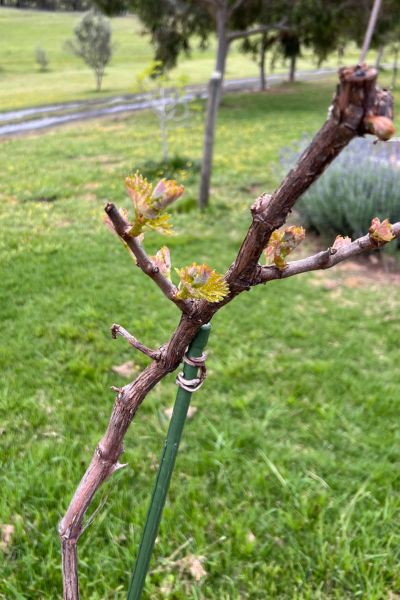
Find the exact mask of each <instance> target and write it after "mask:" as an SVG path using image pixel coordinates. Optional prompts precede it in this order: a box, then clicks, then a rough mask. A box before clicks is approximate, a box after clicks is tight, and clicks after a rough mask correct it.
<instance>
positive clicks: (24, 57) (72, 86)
mask: <svg viewBox="0 0 400 600" xmlns="http://www.w3.org/2000/svg"><path fill="white" fill-rule="evenodd" d="M81 16H82V15H81V14H79V13H60V12H58V13H53V12H43V11H31V10H18V9H10V8H4V7H0V39H1V40H2V43H3V47H2V53H1V58H0V110H4V109H15V108H21V107H25V106H31V105H36V104H47V103H51V102H63V101H70V100H75V99H89V98H92V99H93V98H98V97H99V96H100V97H101V96H109V95H115V94H120V93H133V92H135V91H137V85H136V76H137V75H138V74H139V73H140V72H142V71H143V69H144V68H146V67H147V66H148V65H149V63H150V62H151V60H152V58H153V49H152V46H151V44H150V42H149V37H148V36H143V35H142V33H143V26H142V25H141V24H140V23H139V22H138V20H137V19H136V18H135V17H133V16H126V17H120V18H114V19H112V29H113V42H114V45H115V48H114V56H113V59H112V62H111V64H110V65H109V66H108V67H107V69H106V74H105V77H104V81H103V90H102V92H101V93H100V94H98V93H96V92H95V81H94V76H93V74H92V72H91V71H90V69H89V68H88V67H87V66H86V65H85V64H84V63H83V62H82V61H81V60H80V59H79V58H77V57H75V56H73V55H72V54H69V53H68V52H66V51H65V50H64V48H63V46H64V43H65V40H67V39H68V38H71V37H72V35H73V28H74V27H75V25H76V23H78V21H79V20H80V18H81ZM37 47H41V48H43V49H44V50H45V51H46V53H47V56H48V59H49V70H48V72H45V73H41V72H40V71H39V68H38V65H37V64H36V61H35V50H36V48H37ZM214 54H215V42H214V40H213V39H211V40H210V45H209V48H208V49H207V51H205V52H202V51H200V50H199V49H198V48H197V46H196V44H195V45H194V49H193V52H192V55H191V56H190V58H183V59H182V60H181V61H180V63H179V66H178V68H176V69H174V70H173V71H172V72H171V84H172V83H173V82H174V81H176V79H177V78H178V77H179V76H180V75H185V76H186V77H188V79H189V82H190V83H197V82H203V81H207V80H208V78H209V76H210V74H211V72H212V71H213V69H214ZM374 55H375V53H374V51H372V52H371V60H372V61H373V60H374ZM346 58H347V59H348V60H349V61H350V62H351V63H353V62H355V61H356V60H357V52H356V50H355V48H350V49H349V51H348V53H347V56H346ZM389 58H390V57H388V56H386V55H385V60H389ZM324 64H327V65H330V66H333V67H336V66H337V58H336V56H331V57H330V59H329V60H328V61H327V62H326V63H324ZM315 66H316V63H315V60H314V59H313V58H312V56H311V55H310V53H309V52H308V51H304V53H303V57H302V58H301V59H300V60H299V68H300V69H304V68H315ZM286 69H287V67H286V66H284V65H283V64H280V65H279V64H278V65H277V70H278V71H282V70H286ZM252 75H254V76H256V75H257V64H256V62H255V61H253V60H251V58H250V57H249V56H247V55H243V54H241V53H240V52H239V50H238V45H237V44H236V45H234V46H233V47H232V49H231V51H230V53H229V60H228V64H227V72H226V76H227V77H228V78H235V77H249V76H252Z"/></svg>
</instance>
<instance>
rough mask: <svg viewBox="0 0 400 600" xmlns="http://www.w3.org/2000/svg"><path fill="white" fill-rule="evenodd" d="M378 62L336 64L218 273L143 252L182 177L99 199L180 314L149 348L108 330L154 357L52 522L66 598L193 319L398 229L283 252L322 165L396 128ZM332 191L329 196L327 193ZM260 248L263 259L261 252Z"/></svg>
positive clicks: (119, 393) (380, 227)
mask: <svg viewBox="0 0 400 600" xmlns="http://www.w3.org/2000/svg"><path fill="white" fill-rule="evenodd" d="M376 76H377V73H376V70H375V69H371V68H367V67H365V66H364V65H363V66H359V65H357V66H355V67H353V68H342V69H341V70H340V72H339V85H338V88H337V91H336V95H335V97H334V100H333V104H332V106H331V108H330V110H329V116H328V119H327V121H326V122H325V123H324V125H323V126H322V128H321V129H320V130H319V131H318V132H317V134H316V135H315V137H314V139H313V140H312V141H311V143H310V145H309V146H308V148H307V149H306V150H305V152H304V153H303V154H302V155H301V157H300V158H299V160H298V162H297V164H296V165H295V167H294V168H293V169H292V170H291V171H290V172H289V173H288V175H287V176H286V177H285V178H284V180H283V182H282V183H281V185H280V186H279V187H278V188H277V189H276V190H275V192H274V193H273V194H272V195H269V194H262V195H261V196H260V197H259V198H258V199H257V200H256V202H255V203H254V204H253V205H252V207H251V214H252V221H251V224H250V226H249V229H248V231H247V234H246V236H245V238H244V240H243V242H242V245H241V247H240V249H239V251H238V254H237V256H236V258H235V259H234V261H233V262H232V264H231V266H230V267H229V269H228V270H227V272H226V273H225V275H224V276H221V275H219V274H218V273H216V272H215V271H214V270H213V269H211V268H210V267H209V266H208V265H197V264H196V263H193V264H191V265H189V266H187V267H183V268H180V269H177V273H178V276H179V279H180V283H179V285H178V286H175V285H174V283H172V281H171V275H170V272H171V260H170V254H169V250H168V248H167V247H165V246H163V247H162V248H161V249H160V250H159V252H157V254H156V255H155V256H148V254H147V253H146V251H145V248H144V245H143V235H145V234H146V232H147V231H148V230H152V231H158V232H160V233H168V232H170V229H171V226H170V224H169V221H168V215H166V213H165V209H166V207H167V206H168V205H169V204H170V203H171V202H173V201H175V200H176V199H177V198H179V196H180V195H181V194H182V192H183V186H180V185H178V184H177V183H176V182H173V181H165V180H161V181H160V182H159V183H158V184H157V186H155V187H154V188H153V187H152V186H151V184H149V183H148V182H147V181H146V180H145V179H143V178H142V177H141V176H140V175H139V174H136V175H134V176H133V177H129V178H127V180H126V186H127V191H128V194H129V196H130V197H131V199H132V203H133V217H131V218H130V219H128V218H127V216H125V215H123V214H122V213H121V212H120V211H119V210H118V209H117V208H116V207H115V205H114V204H111V203H108V204H107V205H106V207H105V212H106V215H107V224H108V226H109V227H110V229H111V230H112V231H113V233H115V234H116V236H117V237H118V238H119V239H120V240H121V241H122V242H123V243H124V245H125V246H127V248H128V249H129V251H130V252H131V253H132V255H133V257H134V259H135V262H136V264H137V266H138V267H139V268H140V269H141V270H142V271H143V273H144V274H145V275H147V276H148V277H150V278H151V279H152V280H153V281H154V283H155V284H156V285H157V286H158V287H159V288H160V290H161V291H162V292H163V293H164V295H165V296H166V298H167V299H168V300H169V301H170V302H172V303H173V304H174V306H175V307H176V308H177V309H178V311H179V312H180V320H179V324H178V325H177V327H176V329H175V331H173V332H172V335H171V337H170V339H169V340H168V341H167V342H166V343H165V344H163V345H162V346H161V347H160V348H158V349H155V350H154V349H150V348H148V347H147V346H145V345H144V344H142V343H141V342H139V341H138V340H137V339H136V338H135V337H134V336H132V335H131V334H129V333H128V332H127V331H126V330H125V329H124V328H123V327H121V326H120V325H116V324H115V325H113V327H112V335H113V337H116V336H117V335H120V336H122V337H123V338H125V339H126V340H127V341H128V343H129V344H130V345H131V346H133V347H134V348H136V349H137V350H139V351H140V352H142V353H144V354H145V355H146V356H147V357H148V358H150V359H151V362H150V364H149V366H147V367H146V368H145V369H144V370H143V371H142V372H141V373H140V374H139V375H138V377H137V378H136V380H134V381H133V382H131V383H129V384H128V385H126V386H124V387H122V388H118V389H117V388H115V391H116V399H115V404H114V407H113V410H112V414H111V417H110V421H109V424H108V427H107V431H106V433H105V435H104V437H103V438H102V439H101V441H100V442H99V444H98V446H97V448H96V450H95V452H94V454H93V457H92V460H91V463H90V465H89V467H88V469H87V471H86V473H85V474H84V476H83V478H82V480H81V483H80V484H79V486H78V488H77V490H76V492H75V494H74V496H73V498H72V500H71V503H70V505H69V507H68V509H67V511H66V513H65V516H64V518H63V519H62V521H61V523H60V526H59V533H60V538H61V543H62V554H63V580H64V599H65V600H77V599H78V598H79V586H78V567H77V542H78V539H79V537H80V536H81V534H82V532H83V530H84V529H85V526H84V524H83V519H84V516H85V513H86V511H87V509H88V507H89V505H90V504H91V502H92V500H93V497H94V495H95V493H96V491H97V490H98V489H99V488H100V486H101V485H102V483H103V482H104V481H105V480H106V479H108V478H109V477H110V476H111V475H112V474H113V473H115V472H116V471H117V470H119V469H121V468H122V467H123V466H124V465H122V464H120V463H119V458H120V456H121V454H122V452H123V439H124V436H125V434H126V432H127V430H128V427H129V425H130V423H131V421H132V419H133V417H134V416H135V415H136V412H137V411H138V409H139V407H140V405H141V403H142V402H143V401H144V399H145V398H146V396H147V394H148V393H149V392H150V390H151V389H153V388H154V386H155V385H156V384H157V383H159V382H160V381H161V380H162V379H163V378H164V377H165V376H166V375H167V374H168V373H170V372H172V371H174V370H175V369H176V368H177V367H178V365H179V364H180V362H181V361H182V359H183V357H184V355H185V352H186V348H187V346H188V345H189V344H190V342H191V340H193V338H194V336H195V334H196V333H197V331H198V330H199V328H200V327H201V326H202V325H203V324H206V323H209V322H210V321H211V319H212V318H213V316H214V315H215V314H216V313H217V312H218V311H219V310H220V309H222V308H223V307H224V306H225V305H227V304H228V303H229V302H231V301H233V300H234V299H235V298H236V297H237V296H239V295H240V294H241V293H242V292H244V291H247V290H250V289H251V288H252V287H254V286H256V285H260V284H265V283H267V282H269V281H271V280H274V279H284V278H286V277H291V276H294V275H298V274H300V273H305V272H308V271H313V270H318V269H327V268H331V267H333V266H334V265H336V264H338V263H340V262H342V261H343V260H346V259H348V258H351V257H354V256H355V255H357V254H359V253H361V252H363V251H366V250H371V249H374V248H379V247H381V246H383V245H384V244H386V243H387V242H389V241H390V240H392V239H394V238H399V237H400V222H399V223H395V224H393V225H391V224H390V223H388V221H387V219H385V220H384V221H383V222H380V221H379V220H378V219H376V218H375V219H373V220H372V223H371V227H370V229H369V231H368V232H367V233H366V235H364V236H362V237H361V238H359V239H356V240H354V241H351V240H350V239H349V238H347V239H346V238H343V237H341V236H338V237H337V238H336V240H335V241H334V243H333V244H332V246H331V247H329V248H328V249H327V250H325V251H323V252H319V253H317V254H315V255H313V256H309V257H308V258H303V259H301V260H297V261H293V262H289V261H288V260H287V257H288V255H289V254H290V251H291V250H292V249H293V248H294V247H295V246H296V245H297V244H298V243H299V242H300V241H301V240H302V238H303V237H304V232H303V231H302V228H300V227H295V226H290V227H285V221H286V218H287V216H288V215H289V213H290V212H291V211H292V209H293V207H294V206H295V203H296V201H297V200H298V199H299V198H300V197H301V195H302V194H303V193H304V192H305V191H306V190H307V189H308V188H309V187H310V186H311V185H312V183H313V182H314V181H315V180H316V179H317V178H318V177H319V176H320V175H321V174H322V173H323V171H324V170H325V169H326V167H328V165H329V164H330V163H331V162H332V161H333V160H334V159H335V158H336V156H338V155H339V154H340V152H341V151H342V150H343V149H344V148H345V147H346V146H347V145H348V144H349V142H350V141H351V140H352V139H354V138H355V137H357V136H362V135H364V134H366V133H370V134H374V135H376V136H377V137H378V138H379V139H381V140H387V139H388V138H389V137H390V136H391V135H392V134H393V132H394V128H393V123H392V116H393V102H392V97H391V95H390V93H389V92H387V91H385V90H380V89H379V88H377V87H376ZM333 201H334V199H333ZM263 254H264V255H265V256H266V259H267V263H268V264H267V266H262V265H261V264H260V263H259V260H260V258H261V256H262V255H263Z"/></svg>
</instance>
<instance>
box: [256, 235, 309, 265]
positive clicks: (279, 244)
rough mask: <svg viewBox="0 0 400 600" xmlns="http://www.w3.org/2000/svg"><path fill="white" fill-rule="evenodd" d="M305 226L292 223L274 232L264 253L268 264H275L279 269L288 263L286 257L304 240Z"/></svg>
mask: <svg viewBox="0 0 400 600" xmlns="http://www.w3.org/2000/svg"><path fill="white" fill-rule="evenodd" d="M304 238H305V231H304V229H303V227H298V226H296V225H290V226H289V227H286V228H285V229H276V230H275V231H273V232H272V235H271V237H270V239H269V242H268V245H267V247H266V248H265V249H264V254H265V258H266V262H267V264H275V265H276V266H277V267H278V269H284V268H285V267H286V265H287V263H286V257H287V256H288V255H289V254H290V253H291V252H292V251H293V250H294V249H295V248H296V247H297V246H298V245H299V244H300V243H301V242H302V241H303V240H304Z"/></svg>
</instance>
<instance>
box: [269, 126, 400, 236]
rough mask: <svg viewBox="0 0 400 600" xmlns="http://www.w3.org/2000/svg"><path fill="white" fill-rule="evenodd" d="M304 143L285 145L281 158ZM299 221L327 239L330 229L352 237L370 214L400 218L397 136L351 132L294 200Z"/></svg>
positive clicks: (289, 159) (291, 158)
mask: <svg viewBox="0 0 400 600" xmlns="http://www.w3.org/2000/svg"><path fill="white" fill-rule="evenodd" d="M303 146H305V140H303V141H302V142H300V144H299V145H298V147H297V148H296V150H293V149H285V150H284V151H283V152H282V156H281V162H282V163H283V164H284V166H285V168H286V167H287V166H289V165H291V164H292V163H293V162H294V160H295V159H296V157H297V156H298V154H299V151H300V150H301V148H302V147H303ZM296 208H297V210H298V212H299V214H300V218H301V220H302V222H303V225H304V226H305V227H306V229H308V230H314V231H315V232H316V233H318V234H319V235H321V236H323V237H324V238H327V240H329V241H331V240H332V239H333V238H334V237H335V236H336V235H338V234H342V235H348V236H350V237H351V238H353V239H354V238H356V237H359V236H361V235H363V233H364V232H365V231H368V227H369V226H370V223H371V219H372V218H373V217H375V216H377V217H379V218H380V219H383V218H389V221H390V222H392V223H393V222H395V221H398V220H399V219H400V142H397V141H393V142H390V143H377V144H374V143H373V138H369V137H368V138H357V139H355V140H354V141H353V142H351V144H350V145H349V146H348V148H347V149H346V150H344V151H343V152H342V153H341V154H340V155H339V157H338V158H337V159H336V160H335V161H334V162H333V163H332V165H331V166H330V167H329V169H328V170H327V171H326V172H325V173H324V175H322V177H320V179H318V180H317V182H316V183H314V185H312V186H311V188H310V189H309V190H308V191H307V193H306V194H305V195H304V196H303V197H302V198H301V200H300V201H299V202H298V204H297V206H296Z"/></svg>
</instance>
